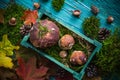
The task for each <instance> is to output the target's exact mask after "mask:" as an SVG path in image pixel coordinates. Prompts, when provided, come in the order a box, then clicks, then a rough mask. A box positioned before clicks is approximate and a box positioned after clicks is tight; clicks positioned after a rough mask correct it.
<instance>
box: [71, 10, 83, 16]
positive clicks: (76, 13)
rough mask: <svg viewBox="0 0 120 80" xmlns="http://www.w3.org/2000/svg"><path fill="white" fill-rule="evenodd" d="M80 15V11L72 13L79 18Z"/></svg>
mask: <svg viewBox="0 0 120 80" xmlns="http://www.w3.org/2000/svg"><path fill="white" fill-rule="evenodd" d="M80 14H81V11H80V10H74V11H73V15H74V16H77V17H79V16H80Z"/></svg>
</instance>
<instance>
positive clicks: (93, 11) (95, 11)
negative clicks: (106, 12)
mask: <svg viewBox="0 0 120 80" xmlns="http://www.w3.org/2000/svg"><path fill="white" fill-rule="evenodd" d="M91 11H92V13H93V14H95V15H97V14H98V13H99V9H98V8H97V7H96V6H93V5H92V6H91Z"/></svg>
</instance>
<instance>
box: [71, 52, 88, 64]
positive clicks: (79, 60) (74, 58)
mask: <svg viewBox="0 0 120 80" xmlns="http://www.w3.org/2000/svg"><path fill="white" fill-rule="evenodd" d="M86 60H87V57H86V55H85V53H84V52H82V51H73V52H72V54H71V56H70V62H71V63H72V64H74V65H83V64H84V63H85V62H86Z"/></svg>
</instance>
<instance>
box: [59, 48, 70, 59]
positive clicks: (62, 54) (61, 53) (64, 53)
mask: <svg viewBox="0 0 120 80" xmlns="http://www.w3.org/2000/svg"><path fill="white" fill-rule="evenodd" d="M67 54H68V53H67V51H64V50H63V51H60V53H59V56H60V57H61V58H65V57H67Z"/></svg>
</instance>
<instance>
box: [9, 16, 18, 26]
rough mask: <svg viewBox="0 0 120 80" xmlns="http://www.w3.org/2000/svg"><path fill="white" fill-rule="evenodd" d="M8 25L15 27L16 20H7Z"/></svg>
mask: <svg viewBox="0 0 120 80" xmlns="http://www.w3.org/2000/svg"><path fill="white" fill-rule="evenodd" d="M9 25H10V26H15V25H16V18H14V17H12V18H11V19H10V20H9Z"/></svg>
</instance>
